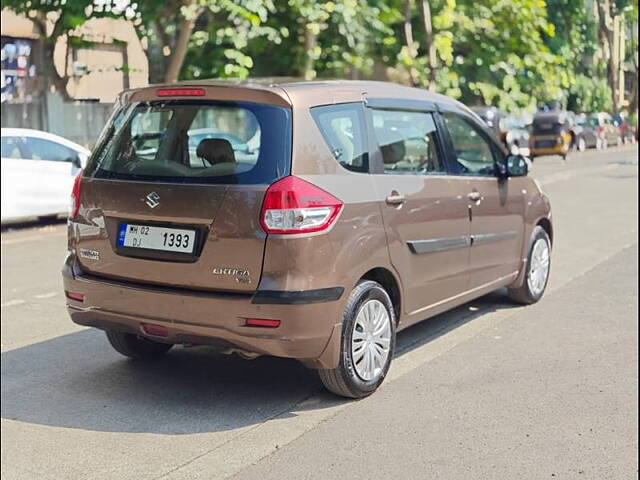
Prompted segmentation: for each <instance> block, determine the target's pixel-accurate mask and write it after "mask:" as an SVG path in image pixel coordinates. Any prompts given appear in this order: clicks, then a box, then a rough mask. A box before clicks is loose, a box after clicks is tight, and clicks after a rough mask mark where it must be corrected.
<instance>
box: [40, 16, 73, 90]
mask: <svg viewBox="0 0 640 480" xmlns="http://www.w3.org/2000/svg"><path fill="white" fill-rule="evenodd" d="M31 20H32V21H33V24H34V25H35V27H36V29H37V30H38V35H39V36H40V38H41V39H42V49H43V55H42V60H43V65H42V67H43V70H44V72H43V73H44V75H43V76H44V78H45V79H46V81H45V85H44V88H45V93H46V90H48V86H49V85H53V87H54V89H55V91H56V92H57V93H58V94H59V95H60V96H61V97H62V99H63V100H64V101H65V102H69V101H71V100H73V99H72V98H71V96H70V95H69V92H68V91H67V84H68V83H69V77H68V75H67V72H66V70H65V71H64V72H62V75H60V74H59V73H58V70H57V69H56V65H55V62H54V51H55V48H56V43H57V42H58V39H59V38H60V36H61V35H60V29H61V23H60V22H61V19H60V18H59V19H58V21H57V22H56V24H55V25H54V28H53V31H52V32H51V35H48V36H47V24H46V18H45V17H44V15H43V14H42V13H38V14H37V15H36V16H35V17H31ZM68 41H69V40H68V39H67V42H68ZM66 63H67V62H66V60H65V66H66Z"/></svg>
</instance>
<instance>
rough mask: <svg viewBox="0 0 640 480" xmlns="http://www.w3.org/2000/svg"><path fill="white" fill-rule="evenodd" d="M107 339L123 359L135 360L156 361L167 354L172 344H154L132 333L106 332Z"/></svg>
mask: <svg viewBox="0 0 640 480" xmlns="http://www.w3.org/2000/svg"><path fill="white" fill-rule="evenodd" d="M106 333H107V338H108V339H109V343H110V344H111V346H112V347H113V348H114V349H115V350H116V351H117V352H118V353H120V354H122V355H124V356H125V357H129V358H134V359H136V360H150V359H156V358H159V357H161V356H163V355H164V354H165V353H167V352H168V351H169V350H170V349H171V347H173V344H171V343H160V342H154V341H153V340H149V339H147V338H142V337H139V336H138V335H134V334H132V333H124V332H116V331H113V330H107V332H106Z"/></svg>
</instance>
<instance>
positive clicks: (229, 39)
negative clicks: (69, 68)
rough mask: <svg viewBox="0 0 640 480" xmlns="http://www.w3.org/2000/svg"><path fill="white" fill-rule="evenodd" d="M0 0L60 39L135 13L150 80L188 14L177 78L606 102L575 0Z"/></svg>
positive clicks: (483, 99)
mask: <svg viewBox="0 0 640 480" xmlns="http://www.w3.org/2000/svg"><path fill="white" fill-rule="evenodd" d="M595 1H602V0H595ZM423 2H428V6H429V8H430V12H431V27H432V36H428V35H427V33H426V32H427V28H426V26H425V25H424V18H423V16H422V12H423V9H422V7H423V6H424V5H423ZM3 6H5V7H8V8H11V9H13V10H15V11H18V12H21V13H25V14H29V15H30V16H32V17H33V16H34V12H40V13H41V14H42V13H44V14H46V13H49V12H55V13H57V14H59V21H58V22H56V31H55V32H54V33H55V35H58V36H59V35H63V34H68V33H69V34H71V33H73V30H74V29H76V28H77V27H78V26H81V25H82V24H83V23H84V22H86V21H87V20H88V19H89V18H93V17H98V16H110V17H120V18H127V19H129V20H131V21H133V22H134V24H135V25H136V29H137V32H138V34H139V36H140V38H141V39H142V40H144V42H145V45H147V48H146V51H147V55H148V58H149V63H150V72H151V73H150V79H151V80H152V81H158V80H159V79H160V80H161V79H162V75H163V72H165V71H166V69H167V64H168V63H169V61H170V59H171V58H172V56H173V55H174V54H175V51H174V50H175V46H176V45H177V44H178V43H179V42H178V37H179V32H180V29H181V28H183V25H184V22H185V21H191V22H192V23H191V27H190V28H191V30H189V32H190V34H189V37H188V45H187V47H186V55H185V56H184V61H183V62H182V63H180V64H179V65H181V69H180V70H179V71H180V78H182V79H196V78H209V77H236V78H240V79H244V78H247V77H250V76H254V77H273V76H275V77H278V76H279V77H282V76H295V77H303V76H306V77H308V78H311V77H319V78H323V77H324V78H326V77H338V78H376V79H387V78H388V79H391V80H393V81H400V82H404V83H408V84H415V85H418V86H423V87H426V86H428V85H432V88H435V90H437V91H439V92H441V93H444V94H447V95H450V96H453V97H455V98H459V99H461V100H462V101H464V102H465V103H469V104H492V105H496V106H498V107H500V108H502V109H504V110H520V109H529V110H532V109H534V108H535V107H536V106H537V105H540V104H543V103H552V102H559V103H560V104H563V105H565V106H567V107H568V108H571V109H573V110H576V111H587V112H589V111H595V110H607V109H610V108H611V107H612V105H611V95H610V93H608V92H610V85H608V83H607V75H606V64H605V63H604V60H603V58H604V55H603V54H602V51H601V47H600V45H599V37H598V22H597V18H596V16H595V14H594V9H593V8H592V7H587V6H585V3H584V2H582V1H577V0H546V1H545V0H145V1H139V2H133V1H132V0H131V1H129V2H127V1H126V0H120V1H118V2H115V1H114V0H101V1H100V2H98V1H96V0H31V1H27V2H25V1H18V0H6V1H4V2H3ZM116 6H117V8H116ZM637 11H638V7H637V2H635V1H632V0H611V2H610V13H611V15H624V16H625V18H626V19H627V22H635V23H636V24H637V21H638V19H637V15H638V13H637ZM407 14H408V17H406V15H407ZM407 22H408V23H407ZM407 27H409V30H410V33H411V36H412V38H413V44H411V45H407V39H406V37H405V33H406V29H407ZM55 35H54V36H55ZM56 38H57V37H56ZM430 38H431V39H432V42H433V43H432V45H433V51H434V52H435V58H430V57H429V45H428V42H429V39H430ZM77 41H80V40H77ZM630 44H631V45H632V46H635V48H633V49H631V48H629V49H628V51H627V62H628V63H629V64H632V63H634V62H635V63H634V64H635V68H636V71H637V39H635V43H634V42H630ZM434 62H435V66H434ZM432 68H433V70H432ZM636 75H637V74H636ZM636 81H637V80H636Z"/></svg>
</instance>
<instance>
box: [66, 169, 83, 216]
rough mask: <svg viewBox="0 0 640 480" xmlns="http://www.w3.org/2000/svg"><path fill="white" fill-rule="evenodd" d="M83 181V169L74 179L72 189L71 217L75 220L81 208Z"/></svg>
mask: <svg viewBox="0 0 640 480" xmlns="http://www.w3.org/2000/svg"><path fill="white" fill-rule="evenodd" d="M81 183H82V170H80V171H79V172H78V174H77V175H76V178H75V179H74V180H73V188H72V189H71V204H70V205H69V219H71V220H73V219H74V218H76V216H77V215H78V210H80V184H81Z"/></svg>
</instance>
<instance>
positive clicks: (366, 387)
mask: <svg viewBox="0 0 640 480" xmlns="http://www.w3.org/2000/svg"><path fill="white" fill-rule="evenodd" d="M369 327H370V328H369ZM395 327H396V318H395V314H394V309H393V303H392V302H391V298H390V297H389V295H388V294H387V292H386V291H385V290H384V288H382V286H381V285H380V284H379V283H377V282H373V281H370V280H363V281H361V282H360V283H358V285H356V287H355V288H354V289H353V291H352V292H351V295H350V296H349V300H348V301H347V306H346V307H345V310H344V313H343V315H342V337H341V340H340V363H339V364H338V366H337V367H336V368H332V369H321V370H318V374H319V375H320V380H322V383H323V384H324V386H325V387H326V388H327V390H329V391H331V392H333V393H335V394H336V395H340V396H342V397H348V398H363V397H366V396H368V395H371V394H372V393H373V392H375V391H376V389H377V388H378V387H379V386H380V384H381V383H382V382H383V381H384V378H385V376H386V375H387V372H388V371H389V366H390V365H391V360H392V358H393V354H394V351H395V342H396V328H395ZM376 332H379V333H376ZM369 367H370V368H369Z"/></svg>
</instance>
